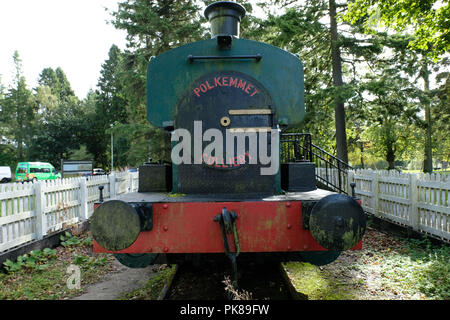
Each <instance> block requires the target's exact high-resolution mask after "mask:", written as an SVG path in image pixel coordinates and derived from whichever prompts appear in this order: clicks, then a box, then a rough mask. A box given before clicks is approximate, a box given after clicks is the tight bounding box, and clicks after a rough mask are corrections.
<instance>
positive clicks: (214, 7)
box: [205, 1, 245, 38]
mask: <svg viewBox="0 0 450 320" xmlns="http://www.w3.org/2000/svg"><path fill="white" fill-rule="evenodd" d="M244 16H245V8H244V7H243V6H241V5H240V4H238V3H236V2H231V1H218V2H214V3H212V4H210V5H209V6H208V7H206V9H205V17H206V19H208V20H209V22H210V23H211V37H212V38H214V37H216V36H218V35H233V36H237V37H239V25H240V22H241V20H242V18H243V17H244Z"/></svg>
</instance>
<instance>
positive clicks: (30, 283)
mask: <svg viewBox="0 0 450 320" xmlns="http://www.w3.org/2000/svg"><path fill="white" fill-rule="evenodd" d="M61 241H62V242H61V244H62V246H61V247H58V248H56V249H50V248H46V249H44V250H33V251H31V252H30V253H29V254H26V255H23V256H20V257H19V258H18V259H17V261H11V260H7V261H6V262H5V264H4V269H5V272H0V299H1V300H59V299H69V298H71V297H74V296H77V295H79V294H81V293H82V292H83V290H82V289H69V288H68V286H67V280H68V278H69V276H70V275H71V274H69V273H67V268H68V267H69V265H71V264H74V265H77V266H78V267H79V268H80V271H81V288H83V287H85V286H87V285H89V284H91V283H93V282H96V281H98V280H99V279H100V277H101V275H102V274H104V273H105V272H108V271H110V270H111V258H110V257H109V256H108V255H105V254H93V253H92V240H91V239H90V238H89V237H86V236H85V237H84V238H80V237H75V236H72V235H70V234H69V233H66V234H65V235H63V236H61Z"/></svg>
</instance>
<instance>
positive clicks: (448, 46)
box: [344, 0, 450, 60]
mask: <svg viewBox="0 0 450 320" xmlns="http://www.w3.org/2000/svg"><path fill="white" fill-rule="evenodd" d="M449 16H450V4H449V2H448V1H441V0H401V1H398V0H354V1H352V2H350V3H349V5H348V11H347V13H346V14H345V15H344V19H345V20H347V21H349V22H351V23H357V22H361V21H364V25H365V29H366V31H367V32H371V31H372V30H373V29H374V27H375V26H380V25H384V26H387V27H389V28H392V29H394V30H396V31H408V30H413V37H412V38H411V40H410V42H409V45H410V47H411V48H412V49H414V50H417V49H418V50H423V51H427V55H428V56H429V57H430V58H433V59H434V60H437V59H438V58H439V56H442V55H443V54H445V53H446V52H448V51H449V50H450V28H449V24H448V17H449Z"/></svg>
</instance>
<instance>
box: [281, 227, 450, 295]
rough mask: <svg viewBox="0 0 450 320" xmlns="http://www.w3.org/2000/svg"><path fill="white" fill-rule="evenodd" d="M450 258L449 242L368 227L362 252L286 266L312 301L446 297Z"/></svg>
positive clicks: (296, 285) (302, 291)
mask: <svg viewBox="0 0 450 320" xmlns="http://www.w3.org/2000/svg"><path fill="white" fill-rule="evenodd" d="M449 262H450V247H449V246H448V245H445V244H441V245H433V244H431V242H430V241H429V240H427V239H423V240H414V239H394V238H392V237H389V236H386V235H384V234H382V233H380V232H376V231H374V230H368V232H367V233H366V235H365V239H364V241H363V250H361V251H346V252H343V253H342V254H341V256H340V257H339V258H338V259H337V260H336V261H334V262H333V263H331V264H329V265H326V266H322V267H317V266H313V265H311V264H309V263H304V262H291V263H286V264H284V268H285V269H286V271H287V273H288V275H289V277H290V278H291V280H292V282H293V284H294V286H295V288H296V289H297V291H299V292H301V293H303V294H305V295H307V296H308V299H311V300H372V299H377V300H383V299H402V300H411V299H414V300H415V299H426V300H448V299H450V264H449Z"/></svg>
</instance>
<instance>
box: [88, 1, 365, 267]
mask: <svg viewBox="0 0 450 320" xmlns="http://www.w3.org/2000/svg"><path fill="white" fill-rule="evenodd" d="M205 16H206V18H207V19H208V20H209V22H210V24H211V35H212V37H211V39H207V40H202V41H198V42H194V43H189V44H186V45H183V46H180V47H178V48H176V49H173V50H170V51H167V52H165V53H163V54H161V55H159V56H157V57H152V58H151V59H150V61H149V64H148V72H147V118H148V121H149V122H150V124H152V125H153V126H155V127H160V128H164V130H166V131H167V132H168V133H170V135H171V141H172V163H171V164H167V163H152V162H149V163H144V164H143V165H142V166H140V167H139V189H138V192H135V193H128V194H124V195H121V196H118V197H117V198H115V199H110V200H109V201H105V202H102V203H98V204H97V205H96V208H95V211H94V213H93V215H92V217H91V218H90V228H91V231H92V235H93V237H94V240H95V241H94V251H95V252H107V253H113V254H114V255H115V257H116V258H117V259H118V260H119V261H120V262H121V263H122V264H124V265H126V266H128V267H145V266H148V265H150V264H154V263H161V262H165V263H178V262H180V261H185V260H189V259H197V258H198V257H202V258H207V259H213V258H214V257H218V256H220V257H225V259H227V258H229V259H230V261H231V263H232V266H233V270H234V271H236V268H237V267H236V261H237V259H255V260H256V259H274V260H277V261H307V262H310V263H313V264H316V265H323V264H327V263H330V262H332V261H334V260H335V259H336V258H337V257H338V256H339V254H340V253H341V252H342V251H344V250H349V249H360V248H361V239H362V237H363V234H364V231H365V227H366V222H365V217H364V214H363V210H362V208H361V206H360V205H359V203H358V202H357V201H356V200H355V199H354V198H353V197H351V196H348V195H345V194H338V193H335V192H331V191H328V190H323V189H318V188H317V186H316V180H315V166H314V163H312V162H308V161H298V162H290V163H286V164H282V165H280V152H279V151H280V132H281V131H282V130H285V129H287V128H290V127H295V126H297V125H298V124H300V123H301V122H302V120H303V118H304V116H305V112H306V110H305V103H304V75H303V66H302V63H301V61H300V60H299V58H298V57H297V56H295V55H293V54H291V53H289V52H286V51H284V50H282V49H280V48H277V47H274V46H271V45H268V44H265V43H262V42H257V41H251V40H246V39H241V38H239V27H240V21H241V19H242V18H243V17H244V16H245V9H244V8H243V7H242V6H241V5H239V4H237V3H235V2H230V1H220V2H215V3H213V4H211V5H209V6H208V7H207V8H206V9H205ZM238 256H239V258H238Z"/></svg>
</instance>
